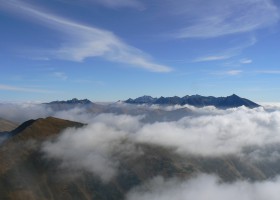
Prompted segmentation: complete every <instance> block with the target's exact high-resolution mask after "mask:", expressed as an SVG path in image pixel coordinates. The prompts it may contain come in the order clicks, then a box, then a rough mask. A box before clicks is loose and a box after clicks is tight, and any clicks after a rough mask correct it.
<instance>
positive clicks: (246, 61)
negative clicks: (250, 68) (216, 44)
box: [240, 58, 253, 64]
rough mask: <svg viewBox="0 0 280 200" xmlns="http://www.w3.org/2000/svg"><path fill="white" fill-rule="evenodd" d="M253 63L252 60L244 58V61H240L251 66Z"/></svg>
mask: <svg viewBox="0 0 280 200" xmlns="http://www.w3.org/2000/svg"><path fill="white" fill-rule="evenodd" d="M252 62H253V61H252V60H251V59H248V58H244V59H242V60H240V63H241V64H251V63H252Z"/></svg>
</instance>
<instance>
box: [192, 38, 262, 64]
mask: <svg viewBox="0 0 280 200" xmlns="http://www.w3.org/2000/svg"><path fill="white" fill-rule="evenodd" d="M256 42H257V39H256V37H250V38H249V39H247V40H246V41H242V42H240V44H238V45H236V46H234V47H231V48H228V49H224V50H223V51H222V52H218V53H213V54H212V55H206V56H201V57H197V58H195V59H193V62H211V61H221V60H228V59H230V58H233V57H235V56H237V55H239V54H240V53H242V51H243V50H244V49H246V48H249V47H251V46H253V45H255V44H256ZM251 62H252V60H250V59H242V60H240V61H238V64H250V63H251Z"/></svg>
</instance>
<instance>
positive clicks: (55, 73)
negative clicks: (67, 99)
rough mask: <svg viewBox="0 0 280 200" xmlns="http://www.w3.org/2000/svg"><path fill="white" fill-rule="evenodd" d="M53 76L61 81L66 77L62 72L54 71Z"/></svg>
mask: <svg viewBox="0 0 280 200" xmlns="http://www.w3.org/2000/svg"><path fill="white" fill-rule="evenodd" d="M53 76H54V77H56V78H58V79H60V80H63V81H65V80H67V79H68V76H67V75H66V74H65V73H64V72H54V73H53Z"/></svg>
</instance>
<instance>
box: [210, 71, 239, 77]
mask: <svg viewBox="0 0 280 200" xmlns="http://www.w3.org/2000/svg"><path fill="white" fill-rule="evenodd" d="M241 73H243V71H242V70H228V71H219V72H214V73H212V74H213V75H220V76H224V75H226V76H237V75H240V74H241Z"/></svg>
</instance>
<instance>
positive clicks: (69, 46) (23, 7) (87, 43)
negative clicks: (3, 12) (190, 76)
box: [2, 1, 172, 72]
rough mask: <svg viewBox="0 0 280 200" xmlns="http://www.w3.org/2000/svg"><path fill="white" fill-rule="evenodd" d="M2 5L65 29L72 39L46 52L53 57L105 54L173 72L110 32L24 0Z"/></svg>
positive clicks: (108, 57) (77, 58) (115, 59)
mask: <svg viewBox="0 0 280 200" xmlns="http://www.w3.org/2000/svg"><path fill="white" fill-rule="evenodd" d="M2 7H6V9H9V10H11V11H13V12H16V13H17V14H21V15H24V16H28V17H29V18H32V20H36V21H40V22H44V23H43V25H45V26H49V27H50V28H53V29H56V30H58V31H59V32H61V33H62V34H63V36H64V39H67V40H68V42H66V43H64V44H62V45H61V47H60V48H59V49H56V50H51V51H46V54H50V56H52V57H53V58H59V59H63V60H71V61H77V62H82V61H84V60H85V59H87V58H90V57H102V58H104V59H106V60H109V61H113V62H117V63H123V64H127V65H130V66H134V67H138V68H143V69H146V70H148V71H152V72H170V71H172V69H171V68H170V67H169V66H165V65H161V64H156V63H154V62H153V61H152V59H151V58H150V56H149V55H147V54H145V53H144V52H142V51H141V50H139V49H137V48H135V47H132V46H130V45H128V44H126V43H125V42H123V41H122V40H121V39H120V38H118V37H117V36H116V35H115V34H114V33H112V32H110V31H107V30H102V29H99V28H96V27H92V26H86V25H82V24H80V23H77V22H73V21H70V20H68V19H64V18H61V17H57V16H55V15H52V14H49V13H46V12H43V11H41V10H37V9H35V8H33V7H32V6H30V5H28V4H25V3H23V2H22V1H13V2H11V1H10V2H4V3H3V5H2Z"/></svg>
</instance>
